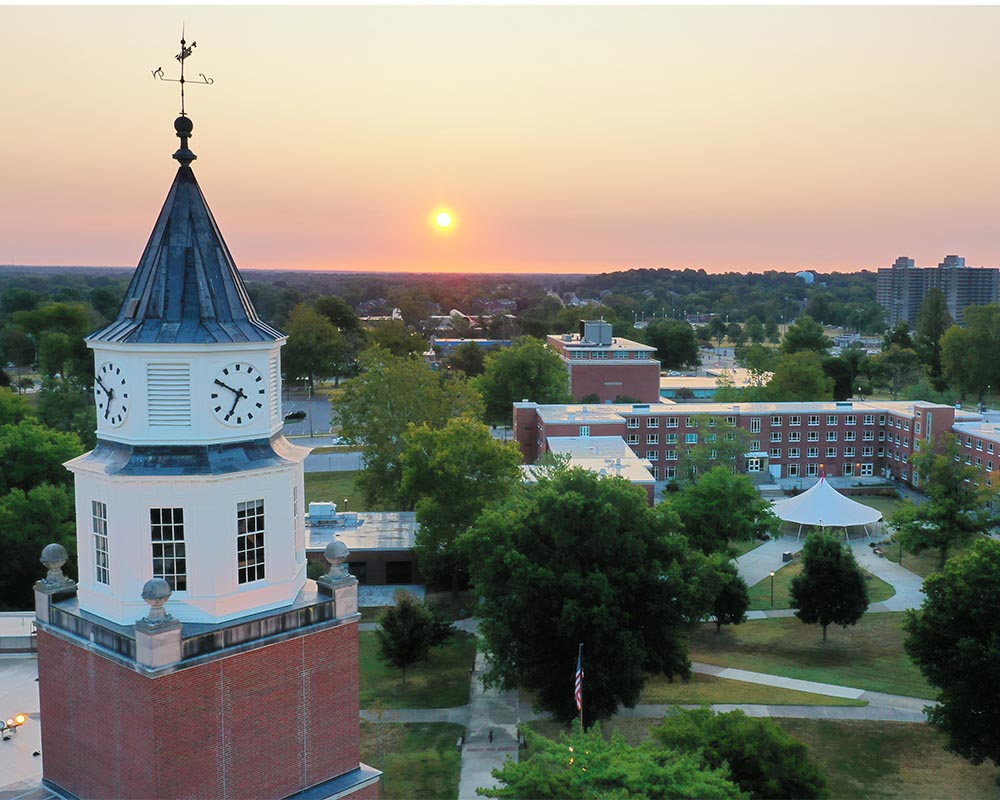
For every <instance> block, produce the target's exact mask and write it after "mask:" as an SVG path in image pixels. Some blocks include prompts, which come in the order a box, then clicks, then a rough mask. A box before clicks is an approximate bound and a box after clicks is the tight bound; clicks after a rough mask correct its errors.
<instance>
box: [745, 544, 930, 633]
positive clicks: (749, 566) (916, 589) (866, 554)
mask: <svg viewBox="0 0 1000 800" xmlns="http://www.w3.org/2000/svg"><path fill="white" fill-rule="evenodd" d="M802 541H803V540H801V539H800V540H799V541H798V542H796V541H795V537H794V536H783V537H781V538H780V539H772V540H770V541H768V542H765V543H764V544H762V545H761V546H760V547H757V548H754V549H753V550H751V551H750V552H749V553H745V554H744V555H742V556H740V557H739V558H738V559H736V566H737V568H738V569H739V573H740V576H741V577H742V578H743V580H745V581H746V582H747V586H753V585H754V584H756V583H760V582H761V581H762V580H764V579H765V578H767V577H768V576H769V575H770V574H771V572H772V570H773V571H774V572H777V571H778V570H780V569H781V568H782V567H785V566H788V564H786V563H784V562H783V561H782V560H781V554H782V553H784V552H786V551H791V552H795V551H798V550H801V549H802ZM851 549H852V550H853V551H854V557H855V559H856V560H857V562H858V564H859V565H860V566H861V567H862V568H864V569H866V570H868V571H869V572H870V573H872V575H875V576H877V577H879V578H881V579H882V580H884V581H885V582H886V583H888V584H891V585H892V587H893V589H895V590H896V593H895V594H894V595H893V596H892V597H890V598H889V599H888V600H885V601H884V602H881V603H873V604H872V605H871V606H869V608H868V611H869V612H875V613H877V612H880V611H906V610H907V609H911V608H920V606H921V605H923V602H924V591H923V585H924V579H923V578H921V577H920V576H919V575H916V574H914V573H912V572H910V571H909V570H908V569H906V567H901V566H900V565H899V564H896V563H894V562H892V561H890V560H889V559H888V558H885V557H880V556H877V555H876V554H875V551H874V550H873V549H872V548H871V547H869V546H868V539H867V538H860V539H856V540H853V541H852V542H851ZM789 563H792V562H789ZM794 613H795V612H794V611H793V610H791V609H774V610H768V611H750V612H748V613H747V618H748V619H767V618H772V617H791V616H794Z"/></svg>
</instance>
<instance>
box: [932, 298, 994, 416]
mask: <svg viewBox="0 0 1000 800" xmlns="http://www.w3.org/2000/svg"><path fill="white" fill-rule="evenodd" d="M962 319H963V320H964V322H965V327H964V328H959V327H958V326H952V327H951V328H948V330H946V331H945V333H944V335H943V336H942V337H941V366H942V367H943V369H944V374H945V375H946V376H947V377H948V378H949V380H951V381H953V382H954V383H955V384H957V385H958V386H959V387H960V388H961V389H962V390H963V391H966V392H974V393H975V394H976V395H977V396H979V397H982V395H983V392H985V391H986V387H987V386H998V385H1000V359H997V358H996V353H997V352H998V350H1000V303H992V304H990V305H988V306H969V307H968V308H966V309H965V310H964V311H963V312H962Z"/></svg>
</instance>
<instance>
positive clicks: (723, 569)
mask: <svg viewBox="0 0 1000 800" xmlns="http://www.w3.org/2000/svg"><path fill="white" fill-rule="evenodd" d="M716 571H717V574H718V577H719V584H718V588H717V589H716V591H715V599H714V600H713V601H712V616H713V617H715V632H716V633H721V632H722V626H723V625H742V624H743V623H744V622H746V621H747V609H749V608H750V590H749V589H748V588H747V582H746V581H745V580H743V578H741V577H740V573H739V570H738V569H737V567H736V562H735V561H733V560H732V559H727V560H725V561H720V562H719V563H718V564H717V565H716Z"/></svg>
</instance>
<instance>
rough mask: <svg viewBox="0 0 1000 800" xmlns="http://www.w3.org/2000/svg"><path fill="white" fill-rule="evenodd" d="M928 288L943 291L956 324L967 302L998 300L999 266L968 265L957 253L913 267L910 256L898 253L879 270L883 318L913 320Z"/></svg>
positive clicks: (893, 324)
mask: <svg viewBox="0 0 1000 800" xmlns="http://www.w3.org/2000/svg"><path fill="white" fill-rule="evenodd" d="M931 289H940V290H941V291H942V292H944V296H945V299H946V300H947V302H948V311H949V313H950V314H951V316H952V319H954V320H955V322H957V323H958V324H960V325H961V324H962V312H963V311H964V310H965V309H966V308H967V307H968V306H976V305H985V304H986V303H996V302H997V301H998V300H1000V269H997V268H996V267H967V266H966V265H965V259H964V258H961V257H960V256H955V255H951V256H945V258H944V261H942V262H941V263H940V264H938V265H937V267H915V266H914V263H913V259H912V258H907V257H906V256H900V257H899V258H897V259H896V261H895V263H893V265H892V266H891V267H888V268H884V269H880V270H879V271H878V284H877V288H876V295H875V297H876V300H877V301H878V303H879V305H881V306H882V308H883V309H885V321H886V324H887V325H888V326H889V327H890V328H895V327H896V326H897V325H898V324H899V323H900V322H902V321H903V320H906V321H907V322H909V323H910V325H911V326H913V325H915V324H916V321H917V312H918V311H920V306H921V304H922V303H923V302H924V297H925V296H926V295H927V292H928V291H929V290H931Z"/></svg>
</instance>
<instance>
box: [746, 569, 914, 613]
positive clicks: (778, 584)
mask: <svg viewBox="0 0 1000 800" xmlns="http://www.w3.org/2000/svg"><path fill="white" fill-rule="evenodd" d="M861 571H862V572H863V573H864V575H865V584H866V585H867V586H868V602H869V603H880V602H882V601H883V600H888V599H889V598H890V597H892V596H893V595H894V594H895V593H896V590H895V589H893V588H892V586H891V585H890V584H888V583H886V582H885V581H884V580H882V579H881V578H878V577H876V576H875V575H872V574H871V573H870V572H868V571H867V570H861ZM801 573H802V562H801V561H797V562H795V563H792V564H789V565H788V566H786V567H784V568H782V569H779V570H778V571H777V572H775V573H774V605H773V606H772V605H771V578H770V576H768V577H767V578H764V580H762V581H760V582H759V583H755V584H754V585H753V586H751V587H750V609H751V610H752V611H764V610H766V609H769V608H791V607H792V601H791V594H790V589H791V585H792V578H794V577H795V576H796V575H800V574H801Z"/></svg>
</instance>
